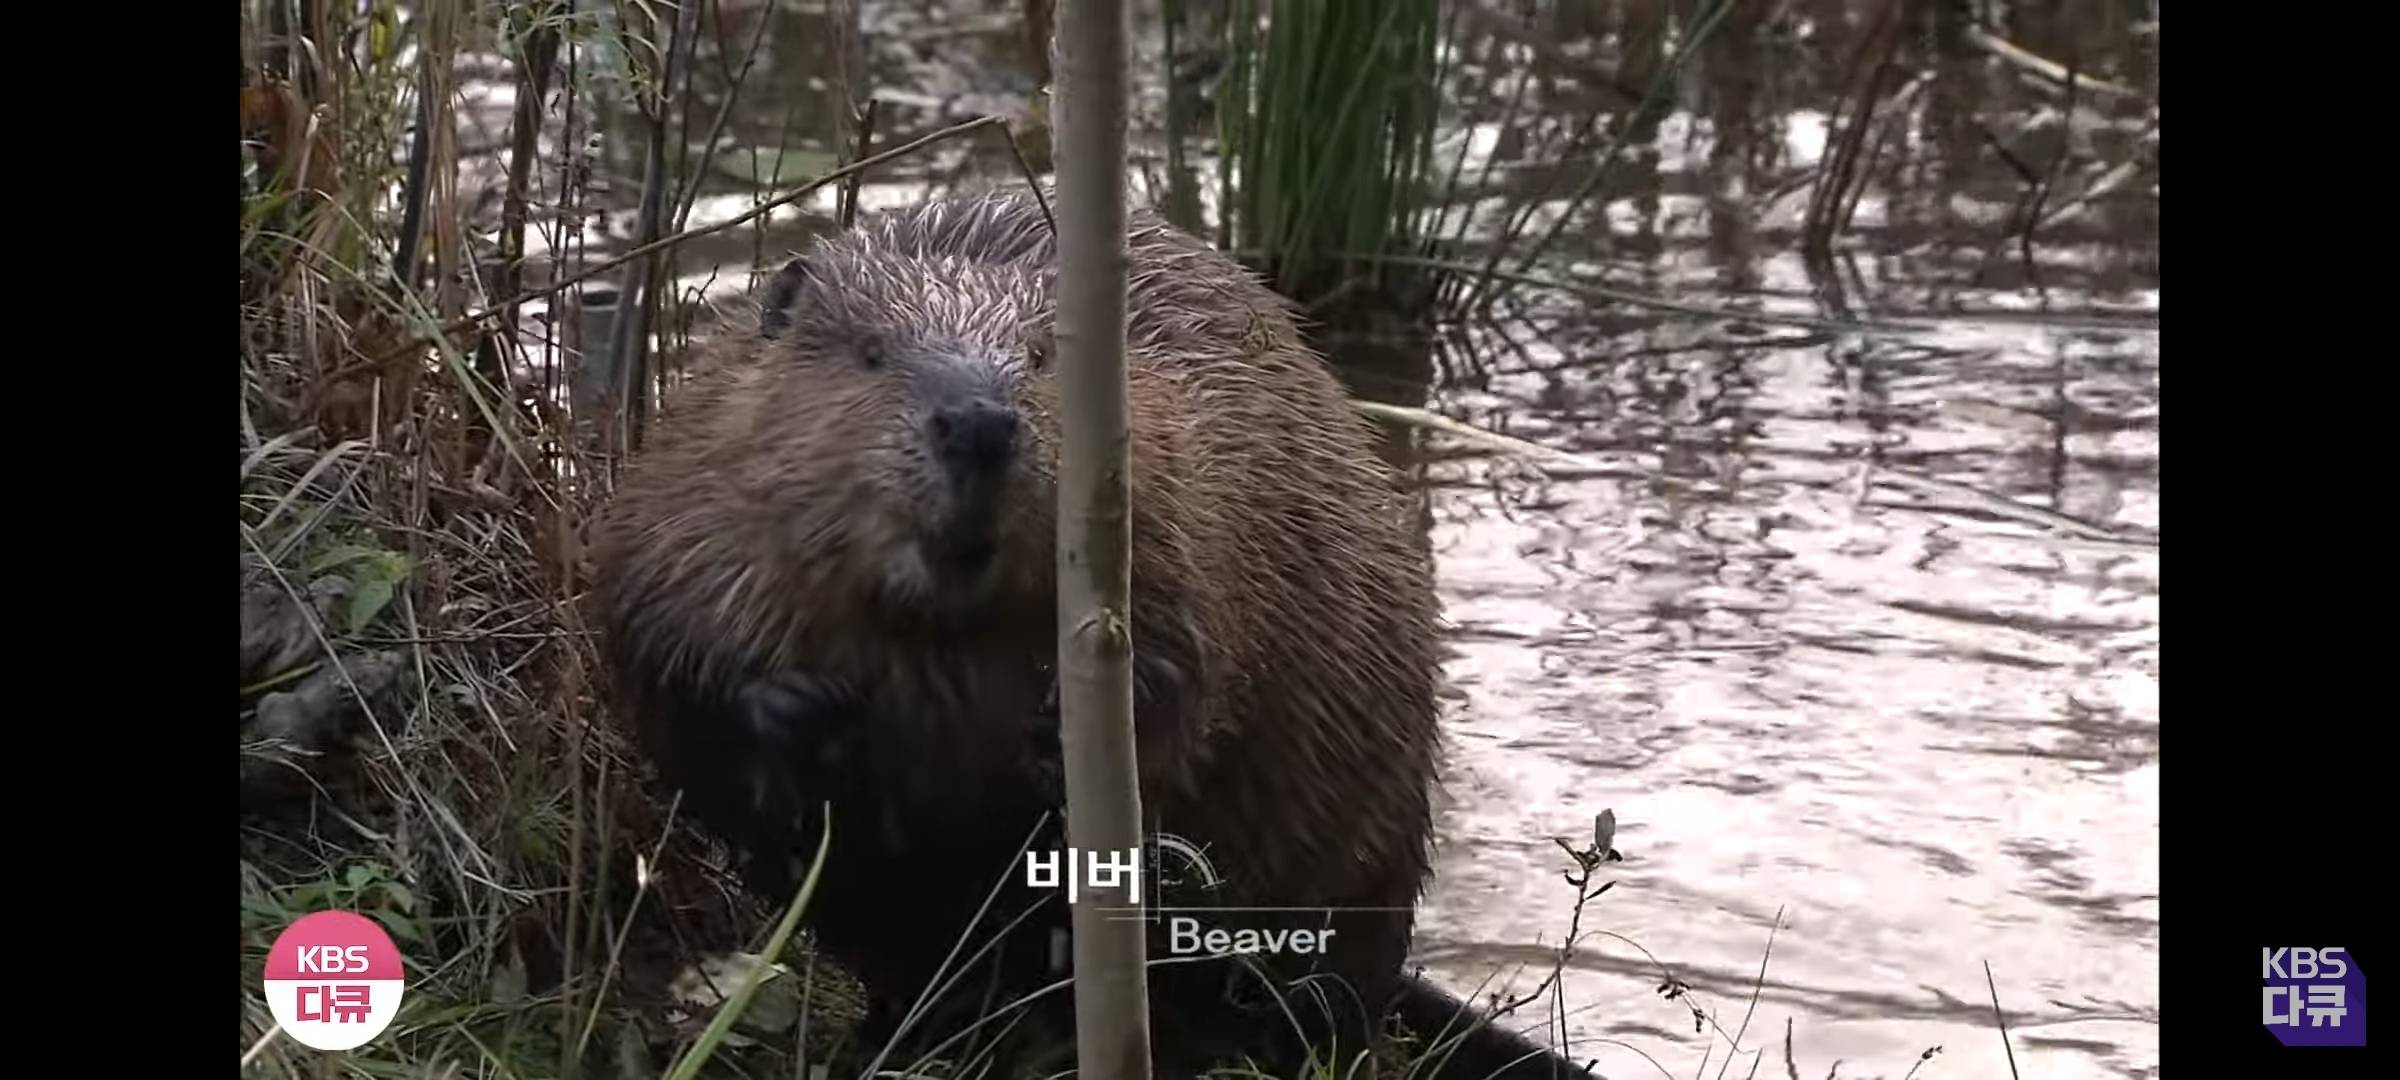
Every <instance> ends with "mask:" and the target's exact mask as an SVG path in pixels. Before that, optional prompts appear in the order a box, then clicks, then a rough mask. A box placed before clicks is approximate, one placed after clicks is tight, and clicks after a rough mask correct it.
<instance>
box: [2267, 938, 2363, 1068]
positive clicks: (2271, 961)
mask: <svg viewBox="0 0 2400 1080" xmlns="http://www.w3.org/2000/svg"><path fill="white" fill-rule="evenodd" d="M2259 955H2260V958H2261V961H2262V963H2261V966H2262V968H2263V969H2264V970H2263V973H2262V974H2263V975H2264V977H2265V988H2266V989H2265V1002H2266V1025H2267V1030H2268V1031H2270V1032H2273V1033H2274V1035H2275V1040H2276V1041H2277V1042H2280V1043H2282V1044H2283V1045H2285V1046H2365V1045H2366V1044H2367V977H2366V973H2365V972H2363V971H2360V970H2359V967H2358V964H2357V962H2356V961H2355V960H2353V959H2351V957H2350V955H2349V950H2347V949H2343V948H2341V947H2338V946H2336V947H2333V948H2308V947H2305V946H2304V947H2298V948H2282V949H2260V950H2259Z"/></svg>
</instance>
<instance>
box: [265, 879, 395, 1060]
mask: <svg viewBox="0 0 2400 1080" xmlns="http://www.w3.org/2000/svg"><path fill="white" fill-rule="evenodd" d="M405 986H406V975H405V974H404V973H403V972H402V971H401V968H400V950H399V949H398V948H397V947H395V946H393V944H392V938H391V935H389V934H386V933H384V930H383V927H381V926H377V925H376V924H375V921H374V920H372V919H369V918H367V917H366V916H363V915H358V914H353V913H351V912H347V911H320V912H317V913H316V914H314V915H309V916H306V917H304V918H302V919H300V920H299V921H298V922H295V923H293V924H292V925H291V926H289V927H287V928H285V929H284V931H283V933H282V934H281V935H280V936H278V937H277V938H276V939H275V946H274V948H273V949H272V950H270V951H269V952H268V953H267V975H266V991H267V1008H268V1010H269V1011H271V1012H273V1013H274V1014H275V1022H276V1023H277V1024H278V1025H280V1026H281V1027H282V1029H283V1031H284V1033H285V1034H287V1035H290V1036H291V1037H292V1041H294V1042H297V1043H299V1044H300V1045H302V1046H306V1047H308V1048H310V1049H312V1050H349V1049H353V1048H355V1047H358V1046H363V1045H365V1044H366V1043H367V1041H368V1040H370V1039H373V1038H374V1037H376V1036H377V1035H381V1034H383V1029H385V1028H387V1027H390V1026H391V1024H392V1017H394V1016H396V1015H398V1014H399V1012H400V994H401V991H402V990H403V989H404V988H405Z"/></svg>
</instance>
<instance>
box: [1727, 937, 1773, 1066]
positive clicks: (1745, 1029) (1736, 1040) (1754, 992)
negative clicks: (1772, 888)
mask: <svg viewBox="0 0 2400 1080" xmlns="http://www.w3.org/2000/svg"><path fill="white" fill-rule="evenodd" d="M1781 929H1783V909H1782V908H1780V907H1779V908H1776V909H1775V925H1773V926H1771V927H1769V928H1768V929H1767V951H1766V952H1765V953H1764V954H1762V955H1760V956H1759V958H1758V980H1757V981H1756V982H1753V983H1751V984H1750V1007H1749V1008H1748V1009H1745V1010H1743V1012H1742V1026H1741V1027H1739V1028H1736V1029H1734V1032H1733V1049H1732V1050H1728V1051H1726V1053H1725V1064H1724V1065H1719V1066H1717V1080H1724V1077H1725V1067H1726V1066H1727V1065H1731V1064H1733V1055H1734V1053H1735V1052H1737V1051H1739V1050H1741V1048H1742V1036H1744V1035H1747V1034H1749V1033H1750V1017H1751V1015H1752V1014H1754V1013H1756V1012H1758V995H1759V992H1760V991H1762V990H1764V989H1766V986H1767V960H1768V958H1770V957H1772V956H1774V955H1775V934H1776V931H1779V930H1781ZM1751 1071H1752V1072H1753V1073H1755V1072H1757V1071H1758V1066H1757V1063H1755V1062H1753V1063H1752V1064H1751Z"/></svg>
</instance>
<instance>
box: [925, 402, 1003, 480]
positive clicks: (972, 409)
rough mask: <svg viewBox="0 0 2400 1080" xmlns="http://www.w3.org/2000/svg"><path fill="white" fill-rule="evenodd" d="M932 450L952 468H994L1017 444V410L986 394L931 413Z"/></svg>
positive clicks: (974, 469)
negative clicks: (984, 396) (985, 396)
mask: <svg viewBox="0 0 2400 1080" xmlns="http://www.w3.org/2000/svg"><path fill="white" fill-rule="evenodd" d="M932 427H933V450H934V453H935V454H936V455H938V456H939V457H940V458H941V460H942V465H943V467H945V468H948V469H950V470H951V471H953V472H958V473H976V472H988V471H992V470H996V469H998V468H1000V467H1001V466H1003V465H1006V464H1007V463H1008V456H1009V454H1010V452H1012V451H1013V450H1014V449H1015V448H1016V444H1017V412H1016V410H1015V409H1012V408H1009V407H1008V406H1007V405H1004V404H1002V403H1000V402H997V401H993V400H992V399H990V398H975V399H973V400H970V401H967V402H964V403H962V404H958V405H952V406H949V407H947V408H944V409H942V410H940V411H938V412H936V413H934V414H933V424H932Z"/></svg>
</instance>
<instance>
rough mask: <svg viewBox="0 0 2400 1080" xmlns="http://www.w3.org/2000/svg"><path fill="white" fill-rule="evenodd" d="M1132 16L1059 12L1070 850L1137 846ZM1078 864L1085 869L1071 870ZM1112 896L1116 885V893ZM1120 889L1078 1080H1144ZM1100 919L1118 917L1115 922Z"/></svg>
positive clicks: (1093, 961)
mask: <svg viewBox="0 0 2400 1080" xmlns="http://www.w3.org/2000/svg"><path fill="white" fill-rule="evenodd" d="M1127 2H1128V0H1060V2H1059V5H1058V6H1059V12H1058V16H1059V17H1058V19H1057V21H1056V23H1055V24H1054V25H1055V26H1057V27H1058V39H1059V41H1058V45H1059V65H1058V71H1059V75H1060V80H1059V86H1058V98H1059V100H1058V105H1057V110H1056V119H1057V125H1058V127H1057V130H1058V143H1057V146H1058V152H1057V153H1058V156H1057V161H1058V199H1057V200H1056V202H1057V206H1058V248H1059V281H1058V313H1057V314H1058V324H1057V333H1058V380H1059V416H1060V433H1059V434H1060V448H1059V466H1058V524H1059V529H1058V652H1059V658H1058V662H1059V721H1060V724H1061V726H1062V730H1061V732H1060V743H1061V750H1062V751H1063V752H1064V754H1065V758H1066V760H1065V765H1066V787H1067V843H1068V845H1069V846H1070V848H1071V849H1079V850H1080V851H1081V852H1083V853H1085V857H1087V858H1088V857H1089V855H1090V854H1091V853H1098V852H1114V853H1118V854H1120V855H1121V854H1122V853H1124V852H1125V851H1127V850H1128V849H1131V848H1135V847H1138V846H1139V845H1140V844H1141V840H1142V837H1141V821H1142V814H1141V791H1140V788H1139V787H1138V786H1137V785H1136V782H1135V777H1136V775H1137V773H1136V771H1135V759H1134V738H1133V678H1132V657H1133V641H1132V634H1133V619H1132V613H1131V601H1132V592H1133V586H1132V578H1131V571H1130V569H1129V564H1130V562H1131V555H1132V547H1133V529H1132V522H1133V518H1132V515H1131V513H1130V512H1129V509H1128V506H1129V503H1130V500H1131V493H1132V492H1131V484H1130V483H1129V476H1128V468H1129V464H1130V462H1129V458H1128V450H1127V416H1128V407H1127V404H1126V390H1125V290H1126V283H1125V274H1126V253H1125V240H1126V238H1125V217H1126V215H1125V97H1126V80H1125V69H1126V67H1127V64H1128V46H1127V36H1126V10H1125V9H1126V4H1127ZM1077 861H1078V862H1081V861H1082V860H1081V859H1078V860H1077ZM1120 880H1121V881H1122V880H1124V879H1120ZM1131 884H1132V883H1131V882H1127V883H1126V884H1124V885H1120V886H1118V887H1115V888H1106V889H1103V888H1094V887H1092V885H1091V884H1090V882H1089V881H1088V880H1087V881H1084V882H1083V883H1082V886H1083V887H1082V889H1081V890H1080V892H1079V894H1078V896H1077V899H1076V904H1075V911H1074V938H1075V969H1074V970H1075V1049H1076V1059H1077V1068H1076V1074H1077V1075H1079V1076H1087V1077H1095V1078H1098V1077H1107V1078H1109V1080H1118V1078H1124V1080H1142V1078H1146V1077H1148V1076H1149V1075H1150V1010H1149V993H1148V980H1147V979H1146V978H1145V976H1144V973H1143V969H1142V961H1143V952H1144V948H1143V945H1144V942H1143V939H1142V935H1143V929H1144V927H1145V926H1146V925H1147V924H1146V923H1145V922H1143V921H1142V920H1140V919H1131V918H1125V917H1124V915H1123V912H1124V910H1125V909H1126V908H1129V907H1132V906H1133V902H1134V897H1133V896H1132V895H1131V888H1130V886H1131ZM1111 909H1114V910H1115V912H1116V916H1115V917H1113V918H1112V917H1111Z"/></svg>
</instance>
